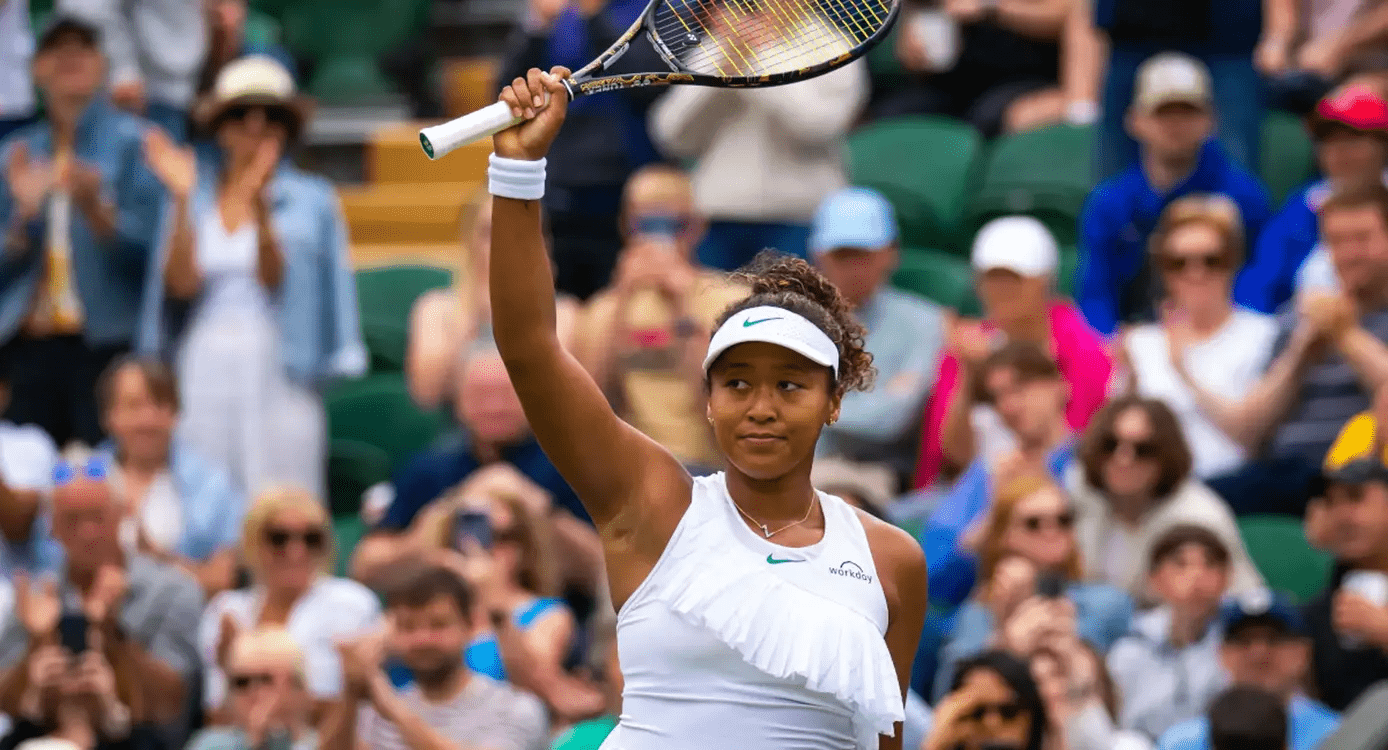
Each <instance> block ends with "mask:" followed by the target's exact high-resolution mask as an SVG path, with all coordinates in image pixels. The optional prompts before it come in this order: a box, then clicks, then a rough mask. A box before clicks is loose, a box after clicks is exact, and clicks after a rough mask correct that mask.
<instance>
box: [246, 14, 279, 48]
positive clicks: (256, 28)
mask: <svg viewBox="0 0 1388 750" xmlns="http://www.w3.org/2000/svg"><path fill="white" fill-rule="evenodd" d="M245 34H246V42H247V43H249V44H256V45H261V46H268V45H271V44H279V43H280V41H281V33H280V22H279V21H277V20H275V17H274V16H271V15H269V14H267V13H264V12H262V11H259V10H256V9H254V8H252V9H250V11H248V12H247V14H246V31H245Z"/></svg>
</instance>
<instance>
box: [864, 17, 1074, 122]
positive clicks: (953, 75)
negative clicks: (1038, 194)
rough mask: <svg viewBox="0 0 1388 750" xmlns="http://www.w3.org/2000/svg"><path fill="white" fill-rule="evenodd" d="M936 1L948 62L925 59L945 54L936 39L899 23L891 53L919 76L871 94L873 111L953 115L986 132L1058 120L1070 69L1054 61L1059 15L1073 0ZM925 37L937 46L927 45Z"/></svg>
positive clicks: (1058, 56)
mask: <svg viewBox="0 0 1388 750" xmlns="http://www.w3.org/2000/svg"><path fill="white" fill-rule="evenodd" d="M941 5H942V9H943V14H938V15H936V18H938V19H939V20H937V21H935V22H934V23H935V24H938V25H939V26H940V27H941V28H942V30H943V29H947V30H948V31H949V32H952V33H951V34H950V37H949V38H951V39H952V40H954V41H956V42H957V50H956V55H957V57H956V58H955V59H954V60H953V61H952V64H949V63H947V62H945V61H944V60H939V61H938V62H937V63H935V64H932V56H943V55H944V54H945V51H944V50H941V49H938V47H940V46H942V45H941V44H940V42H941V40H940V39H938V38H936V37H935V36H934V35H930V34H927V33H924V32H920V31H918V30H917V28H916V26H917V25H916V24H914V23H909V24H903V25H902V28H901V30H900V31H899V32H898V37H897V39H898V42H897V56H898V58H899V59H900V60H901V62H902V64H903V66H904V67H906V68H907V69H908V70H911V71H913V72H916V73H918V74H920V73H924V74H926V75H918V76H917V77H916V78H915V79H914V80H912V81H911V82H910V83H909V85H905V86H901V87H898V88H896V89H895V90H893V91H892V92H891V93H889V94H888V95H886V96H885V97H882V98H881V100H879V101H877V102H876V103H875V105H874V106H873V114H874V115H875V116H877V117H896V116H901V115H920V114H925V115H947V116H950V117H958V118H961V119H963V120H965V121H967V122H968V123H969V124H971V125H973V126H974V127H975V128H977V129H978V130H979V131H980V132H982V133H983V135H984V137H985V138H992V137H994V136H997V135H998V134H1000V133H1004V132H1009V133H1010V132H1016V131H1019V130H1026V129H1029V128H1033V127H1040V126H1042V125H1048V124H1051V123H1054V122H1059V121H1060V120H1061V119H1062V117H1063V116H1064V114H1065V106H1064V97H1063V94H1062V92H1061V84H1062V83H1063V79H1064V77H1065V74H1066V73H1069V72H1071V70H1072V68H1070V67H1069V66H1066V67H1064V68H1062V65H1061V61H1062V58H1063V56H1064V54H1068V53H1070V50H1069V48H1068V47H1069V45H1068V44H1067V43H1068V42H1069V41H1070V37H1069V35H1068V34H1067V33H1066V32H1067V24H1066V18H1067V17H1068V15H1069V13H1070V11H1071V6H1072V3H1070V2H1055V3H1039V2H1030V1H1029V0H1010V1H1009V2H1000V3H997V4H996V5H986V4H984V3H978V2H959V1H957V0H956V1H954V2H944V3H941ZM911 10H915V9H914V8H912V9H911ZM908 12H909V11H908ZM918 12H919V11H918ZM937 13H938V11H937ZM909 17H910V16H909V15H908V18H909ZM932 43H934V44H933V46H935V47H937V49H931V47H932ZM938 68H944V69H943V70H939V69H938ZM1091 76H1092V74H1091Z"/></svg>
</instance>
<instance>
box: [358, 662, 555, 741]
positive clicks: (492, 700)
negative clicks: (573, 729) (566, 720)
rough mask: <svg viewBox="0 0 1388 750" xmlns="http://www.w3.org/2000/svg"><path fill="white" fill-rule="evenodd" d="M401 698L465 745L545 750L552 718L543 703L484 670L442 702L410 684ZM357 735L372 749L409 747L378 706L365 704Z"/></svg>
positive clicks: (415, 710) (426, 719)
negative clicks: (459, 690)
mask: <svg viewBox="0 0 1388 750" xmlns="http://www.w3.org/2000/svg"><path fill="white" fill-rule="evenodd" d="M400 697H401V698H402V699H403V700H404V701H405V704H406V705H407V706H408V707H409V709H410V710H411V711H413V712H414V713H415V715H416V716H418V717H419V718H421V719H423V720H424V723H425V724H428V725H429V727H430V728H431V729H433V730H434V731H435V732H438V733H439V734H441V735H443V736H444V737H447V738H448V739H449V740H451V741H452V742H454V743H456V744H460V745H462V746H464V747H478V748H486V750H545V748H547V747H548V746H549V743H548V741H547V738H548V735H549V720H548V719H547V718H546V716H545V709H544V706H543V705H542V704H541V703H540V701H539V700H538V699H536V698H535V697H534V696H532V695H530V694H529V693H523V692H521V691H519V690H516V689H515V688H513V687H511V686H510V685H507V684H506V683H503V682H497V681H496V680H493V679H491V678H490V677H486V676H484V675H480V674H476V673H474V674H472V675H471V676H469V678H468V681H467V685H466V686H465V687H464V688H463V690H462V691H461V692H459V693H458V694H457V695H456V696H454V697H453V698H450V699H449V700H447V701H445V702H443V703H431V702H430V701H429V700H427V699H426V698H425V697H424V694H423V693H421V692H420V691H419V686H418V685H410V686H408V687H406V688H404V689H403V690H401V691H400ZM357 737H358V738H359V740H360V743H361V745H365V746H366V747H367V748H369V749H370V750H410V745H409V744H408V743H407V742H405V738H404V737H403V736H402V735H401V734H400V730H399V729H397V728H396V727H395V725H394V724H392V723H391V722H389V721H386V720H385V719H384V718H382V717H381V715H380V714H378V713H376V711H375V709H373V708H372V707H370V706H363V707H362V709H361V713H359V714H358V716H357Z"/></svg>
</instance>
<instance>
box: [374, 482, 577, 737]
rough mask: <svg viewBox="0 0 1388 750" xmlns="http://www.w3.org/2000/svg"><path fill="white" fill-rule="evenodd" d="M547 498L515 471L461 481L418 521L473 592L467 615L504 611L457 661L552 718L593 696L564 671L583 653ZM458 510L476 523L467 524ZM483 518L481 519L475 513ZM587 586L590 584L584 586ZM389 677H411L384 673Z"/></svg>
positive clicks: (439, 557) (573, 714)
mask: <svg viewBox="0 0 1388 750" xmlns="http://www.w3.org/2000/svg"><path fill="white" fill-rule="evenodd" d="M549 509H550V500H549V497H548V496H547V495H546V494H545V493H544V491H543V490H541V489H540V488H538V487H536V486H535V485H533V484H532V483H531V482H529V481H528V480H526V479H525V478H524V477H521V476H520V475H518V474H514V473H513V474H512V476H511V481H494V482H491V483H488V484H487V485H478V484H477V483H474V482H471V481H469V482H465V483H463V485H461V486H460V488H459V490H458V491H456V492H453V493H450V495H449V496H448V497H446V498H445V499H443V500H441V501H439V502H436V503H433V504H432V505H430V506H429V508H428V509H426V510H425V511H424V513H425V515H424V516H422V517H421V518H420V520H419V524H420V526H421V532H424V533H426V534H428V536H430V537H431V538H432V539H433V540H434V544H435V546H434V548H433V550H432V554H430V555H428V557H429V558H432V560H433V561H435V562H438V563H440V564H443V565H445V566H446V567H448V568H449V569H451V570H453V571H454V572H455V573H457V574H458V575H460V576H461V577H462V578H463V579H464V580H465V581H467V582H468V584H469V585H470V586H471V588H472V590H473V591H474V592H475V593H476V602H475V605H474V607H475V611H474V613H473V619H474V621H477V622H485V617H486V615H487V613H491V612H505V613H509V616H510V620H509V622H508V623H507V626H506V627H504V628H500V627H493V628H488V627H486V626H481V627H478V628H477V629H476V633H477V634H476V636H475V637H474V638H473V639H472V641H471V642H470V643H469V644H468V647H467V651H466V653H465V657H466V660H467V666H468V668H469V669H471V670H472V671H474V672H477V673H479V674H484V675H486V676H488V677H491V678H493V679H495V680H498V681H504V680H509V681H510V682H512V683H513V684H515V685H517V686H519V687H521V688H523V689H525V690H528V691H530V692H532V693H534V694H535V695H536V696H538V697H539V698H541V699H542V700H544V701H545V702H546V704H548V706H549V707H550V710H551V713H552V714H554V715H555V716H556V718H557V719H564V720H572V719H575V718H586V717H588V716H591V715H592V714H593V713H594V712H595V711H597V710H599V709H600V708H601V705H602V696H601V694H600V693H598V692H597V691H595V690H593V689H591V688H590V687H589V686H588V685H586V684H584V683H582V682H580V681H578V680H576V679H574V678H573V677H571V676H570V675H569V674H568V672H569V670H570V669H573V668H574V667H577V666H578V661H579V660H580V658H581V656H582V648H581V633H580V632H579V629H578V623H577V622H576V621H575V618H574V613H573V611H572V610H570V609H569V607H568V605H567V604H565V602H564V600H563V599H561V598H559V594H560V592H561V583H562V581H561V578H560V570H559V567H558V562H559V561H558V550H557V549H556V548H555V544H554V534H553V529H552V528H551V526H550V523H549V515H550V514H549ZM467 516H472V517H473V518H474V519H476V520H474V521H473V522H474V523H477V524H478V525H479V526H480V527H482V528H477V527H467V526H465V525H464V524H465V523H466V522H467V521H468V519H467ZM477 516H481V517H482V518H485V519H486V520H485V521H482V520H481V519H477V518H476V517H477ZM587 583H588V584H589V586H590V587H592V586H594V585H596V580H590V581H588V582H587ZM391 677H392V682H394V683H395V684H396V685H405V684H408V683H409V680H410V675H409V674H408V673H407V672H406V673H403V674H401V673H400V671H399V670H392V672H391Z"/></svg>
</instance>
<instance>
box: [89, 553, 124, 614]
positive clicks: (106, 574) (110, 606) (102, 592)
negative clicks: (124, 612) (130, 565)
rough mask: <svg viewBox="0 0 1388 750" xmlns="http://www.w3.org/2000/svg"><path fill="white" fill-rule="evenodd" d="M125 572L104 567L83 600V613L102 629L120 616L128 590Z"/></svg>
mask: <svg viewBox="0 0 1388 750" xmlns="http://www.w3.org/2000/svg"><path fill="white" fill-rule="evenodd" d="M128 586H129V584H128V582H127V581H126V578H125V571H124V570H121V569H120V567H118V566H116V565H103V566H101V569H100V570H98V571H97V572H96V580H95V581H93V582H92V587H91V589H90V590H89V591H88V592H87V596H86V598H85V599H83V600H82V611H83V612H84V613H85V614H86V616H87V620H88V621H89V622H90V623H91V624H92V625H94V626H96V627H102V626H104V625H106V624H107V623H109V622H111V620H112V619H114V618H116V617H118V616H119V615H120V605H121V602H122V601H123V600H124V599H125V594H126V591H127V590H128Z"/></svg>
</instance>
